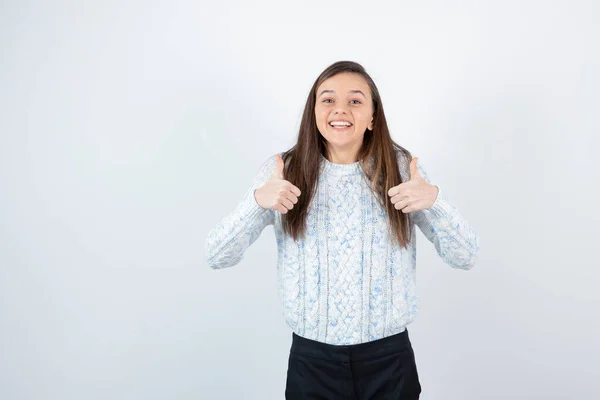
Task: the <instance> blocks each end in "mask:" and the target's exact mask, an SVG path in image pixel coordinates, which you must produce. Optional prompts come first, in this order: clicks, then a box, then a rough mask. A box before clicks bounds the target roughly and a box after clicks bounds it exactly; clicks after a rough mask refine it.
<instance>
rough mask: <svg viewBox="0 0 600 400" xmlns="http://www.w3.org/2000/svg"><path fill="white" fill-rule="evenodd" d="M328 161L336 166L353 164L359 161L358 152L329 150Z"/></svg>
mask: <svg viewBox="0 0 600 400" xmlns="http://www.w3.org/2000/svg"><path fill="white" fill-rule="evenodd" d="M327 159H328V160H329V161H331V162H332V163H335V164H352V163H354V162H356V161H358V151H356V150H339V149H328V157H327Z"/></svg>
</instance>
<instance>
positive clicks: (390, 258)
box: [206, 151, 479, 345]
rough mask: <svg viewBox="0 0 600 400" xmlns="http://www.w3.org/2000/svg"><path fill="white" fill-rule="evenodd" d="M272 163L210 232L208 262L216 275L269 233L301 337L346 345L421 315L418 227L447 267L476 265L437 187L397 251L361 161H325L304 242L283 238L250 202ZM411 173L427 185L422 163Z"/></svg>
mask: <svg viewBox="0 0 600 400" xmlns="http://www.w3.org/2000/svg"><path fill="white" fill-rule="evenodd" d="M396 154H397V157H398V165H399V166H400V174H401V175H402V181H403V182H407V181H408V179H409V161H408V160H407V159H405V156H404V155H403V153H401V152H400V151H397V153H396ZM280 155H281V153H280ZM276 164H277V160H276V158H275V155H273V156H271V157H269V158H268V159H267V160H266V161H265V162H264V163H263V164H262V166H261V167H260V170H259V172H258V174H257V175H256V177H255V179H254V181H253V182H252V184H251V185H250V187H249V188H248V190H247V191H246V193H245V195H244V197H243V199H242V200H241V201H240V202H239V203H238V205H237V207H236V208H235V209H234V210H233V211H232V212H231V213H230V214H229V215H227V216H226V217H225V218H224V219H223V220H222V221H221V222H220V223H219V224H218V225H217V226H216V227H215V228H214V229H212V230H211V231H210V233H209V234H208V237H207V240H206V257H207V260H208V264H209V265H210V267H211V268H213V269H220V268H227V267H231V266H234V265H236V264H237V263H239V262H240V261H241V260H242V258H243V255H244V252H245V251H246V249H247V248H248V246H250V245H251V244H252V243H254V241H255V240H256V239H257V238H258V237H259V236H260V234H261V232H262V230H263V229H264V228H265V227H266V226H267V225H273V227H274V230H275V237H276V239H277V250H278V259H277V281H278V282H279V288H278V290H279V296H280V298H281V302H282V305H283V313H284V316H285V319H286V322H287V324H288V325H289V326H290V327H291V329H292V330H293V331H294V332H295V333H296V334H297V335H300V336H303V337H306V338H309V339H312V340H317V341H320V342H324V343H329V344H335V345H349V344H358V343H364V342H368V341H372V340H376V339H381V338H384V337H387V336H390V335H393V334H396V333H399V332H402V331H403V330H404V329H405V328H406V326H407V325H408V324H409V323H411V322H412V321H413V320H414V319H415V316H416V314H417V311H418V308H419V297H418V294H417V290H416V234H415V231H414V229H415V225H416V226H418V227H419V229H420V230H421V232H423V234H424V235H425V237H426V238H427V239H428V240H429V241H430V242H431V243H433V245H434V246H435V249H436V250H437V253H438V254H439V256H440V257H441V258H442V260H444V262H445V263H446V264H447V265H449V266H450V267H453V268H458V269H463V270H468V269H470V268H471V267H473V265H474V264H475V260H476V257H477V253H478V251H479V238H478V236H477V235H476V233H475V232H474V231H473V230H472V229H471V227H470V226H469V224H468V223H467V221H465V219H463V217H462V216H461V215H460V214H459V213H458V211H457V209H456V208H455V207H454V206H453V205H452V204H451V203H450V202H449V201H448V199H447V197H446V196H445V194H444V192H443V191H442V188H441V187H439V186H438V189H439V192H438V197H437V199H436V201H435V203H434V204H433V205H432V206H431V207H430V208H429V209H427V210H421V211H416V212H413V213H410V216H411V218H410V219H409V221H410V222H411V229H412V231H413V232H412V241H411V243H410V245H409V246H408V248H407V249H403V248H401V247H399V246H398V245H397V244H395V242H393V241H392V240H391V238H390V237H389V233H388V221H387V217H386V214H385V210H384V209H383V208H382V207H381V205H380V204H379V203H378V202H377V199H376V197H375V194H372V192H371V190H370V188H369V187H368V185H367V182H366V180H365V179H364V175H363V172H362V170H361V168H360V164H359V162H355V163H352V164H335V163H332V162H331V161H329V160H327V159H326V158H325V157H321V170H320V175H319V182H318V185H317V189H316V190H317V191H316V193H315V196H314V198H313V201H312V202H311V204H310V206H309V212H308V216H307V233H306V236H305V238H304V239H301V240H299V241H298V242H295V241H294V240H293V239H292V238H291V237H288V236H285V235H284V234H283V231H282V227H281V214H280V213H279V212H278V211H275V210H266V209H263V208H262V207H260V206H259V205H258V204H257V203H256V200H255V198H254V190H255V189H258V188H260V187H261V186H262V185H264V183H265V182H266V181H267V180H268V179H269V178H270V177H271V175H272V173H273V171H275V167H276ZM417 168H418V169H419V172H420V173H421V176H423V178H424V179H425V180H426V181H427V182H429V183H431V182H430V181H429V178H428V176H427V173H426V172H425V171H424V170H423V167H422V166H421V164H420V160H417ZM398 212H401V211H400V210H398Z"/></svg>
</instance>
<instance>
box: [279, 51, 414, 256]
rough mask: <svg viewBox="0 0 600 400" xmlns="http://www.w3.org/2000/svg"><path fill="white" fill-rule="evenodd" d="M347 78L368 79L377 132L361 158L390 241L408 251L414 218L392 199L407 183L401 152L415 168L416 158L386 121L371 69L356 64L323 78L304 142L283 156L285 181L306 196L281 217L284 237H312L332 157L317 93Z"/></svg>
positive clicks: (312, 99) (309, 107) (303, 127)
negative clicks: (311, 215) (311, 220)
mask: <svg viewBox="0 0 600 400" xmlns="http://www.w3.org/2000/svg"><path fill="white" fill-rule="evenodd" d="M343 72H351V73H356V74H359V75H361V76H362V77H364V78H365V79H366V81H367V83H368V85H369V88H370V90H371V97H372V99H373V115H374V120H373V130H372V131H371V130H369V129H367V130H366V131H365V134H364V139H363V145H362V147H361V149H360V150H359V153H358V158H359V160H363V161H362V163H361V164H360V165H361V168H362V170H363V172H364V174H365V176H366V177H367V179H368V181H369V182H370V183H371V190H372V191H373V192H374V193H375V194H376V196H375V197H376V198H377V199H378V201H379V203H380V204H381V206H382V208H383V209H384V210H385V211H386V212H387V215H388V219H389V227H390V237H395V238H396V240H397V243H398V244H400V246H402V247H406V246H407V245H408V243H409V242H410V240H411V238H410V234H411V229H410V224H409V220H408V219H409V215H408V214H405V213H403V212H402V211H401V210H397V209H395V208H394V205H393V204H392V202H391V201H390V199H389V196H388V194H387V193H388V190H389V189H390V188H392V187H394V186H397V185H399V184H400V183H402V177H401V175H400V171H399V169H398V160H397V155H396V151H401V152H403V153H404V154H403V155H404V156H405V158H407V159H408V160H409V162H410V160H411V159H412V156H411V154H410V152H409V151H408V150H406V149H405V148H403V147H402V146H400V145H399V144H397V143H395V142H394V141H393V140H392V138H391V136H390V132H389V129H388V126H387V122H386V120H385V114H384V112H383V104H382V103H381V97H380V95H379V90H378V89H377V86H375V82H373V79H372V78H371V77H370V76H369V74H367V72H366V71H365V69H364V68H363V67H362V66H361V65H360V64H358V63H356V62H353V61H338V62H336V63H333V64H332V65H330V66H329V67H327V68H326V69H325V70H324V71H323V72H322V73H321V74H320V75H319V77H318V78H317V79H316V81H315V83H314V84H313V86H312V89H311V90H310V93H309V94H308V98H307V99H306V105H305V107H304V113H303V115H302V121H301V123H300V131H299V133H298V141H297V143H296V144H295V145H294V146H293V147H292V148H291V149H289V150H287V151H285V152H284V153H283V154H282V158H283V161H284V171H283V172H284V177H285V179H286V180H287V181H289V182H291V183H293V184H294V185H296V186H297V187H298V188H299V189H300V191H301V192H302V194H301V195H300V196H299V197H298V203H296V204H295V205H294V207H293V208H292V209H291V210H289V211H288V212H287V213H286V214H281V217H282V228H283V231H284V233H286V234H287V235H290V236H292V237H293V238H294V240H297V239H298V238H299V237H300V236H304V235H305V233H306V217H307V214H308V206H309V205H310V202H311V201H312V198H313V196H314V193H315V187H316V185H317V182H318V178H319V170H320V169H319V168H320V164H321V155H323V156H325V157H327V142H326V140H325V138H324V137H323V136H322V135H321V133H320V132H319V130H318V128H317V122H316V118H315V103H316V94H317V93H316V92H317V89H318V87H319V86H320V85H321V83H323V82H324V81H325V80H326V79H329V78H330V77H332V76H334V75H337V74H339V73H343ZM368 161H371V162H368Z"/></svg>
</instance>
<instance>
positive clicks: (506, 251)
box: [0, 0, 600, 400]
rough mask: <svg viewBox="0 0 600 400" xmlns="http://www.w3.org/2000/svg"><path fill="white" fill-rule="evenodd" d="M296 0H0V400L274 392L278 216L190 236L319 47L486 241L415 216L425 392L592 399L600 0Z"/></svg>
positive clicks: (285, 143) (283, 332)
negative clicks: (461, 259)
mask: <svg viewBox="0 0 600 400" xmlns="http://www.w3.org/2000/svg"><path fill="white" fill-rule="evenodd" d="M288 3H289V5H288ZM303 4H305V5H303V6H299V5H298V4H297V2H296V3H294V4H293V5H292V3H291V2H273V3H270V4H268V3H266V2H257V1H253V2H242V1H238V2H231V1H230V2H216V3H206V2H202V1H201V2H197V1H189V2H181V1H180V2H173V1H168V2H167V1H163V2H157V1H102V2H99V1H98V2H95V3H94V4H92V2H88V3H84V2H78V1H52V2H50V1H44V2H42V1H23V0H19V1H16V0H13V1H3V2H2V3H1V4H0V46H1V47H0V49H1V57H0V110H1V111H0V112H1V118H0V317H1V320H0V323H1V325H0V398H2V399H5V400H11V399H78V400H79V399H144V400H146V399H236V400H237V399H260V400H265V399H283V391H284V387H285V377H286V369H287V357H288V354H289V346H290V344H291V330H290V329H289V328H288V327H287V325H285V322H284V317H283V315H282V308H281V306H280V304H279V298H278V295H277V289H276V282H275V279H276V270H275V266H276V243H275V238H274V234H273V229H272V227H269V228H267V229H265V231H263V234H262V236H261V237H260V238H259V239H258V240H257V241H256V242H255V243H254V244H253V245H252V246H251V247H250V248H249V249H248V251H247V252H246V254H245V257H244V259H243V260H242V261H241V262H240V264H238V265H236V266H235V267H232V268H229V269H226V270H219V271H213V270H211V269H210V268H209V266H208V265H207V263H206V259H205V254H204V243H205V239H206V235H207V233H208V232H209V230H210V229H212V227H213V226H215V225H216V224H217V223H218V222H219V221H220V220H221V218H223V217H224V216H225V215H227V214H228V213H229V212H231V211H232V210H233V208H234V207H235V205H236V204H237V202H238V201H239V200H240V199H241V195H242V194H243V193H244V191H245V190H246V188H247V186H248V185H249V184H250V182H251V180H252V178H253V177H254V175H255V173H256V172H257V171H258V167H259V166H260V164H261V163H262V162H263V161H264V160H265V159H266V158H267V157H268V156H270V155H272V154H275V153H276V152H280V151H283V150H286V149H288V148H289V147H291V146H292V145H293V144H294V143H295V140H296V135H297V131H298V128H299V123H300V118H301V114H302V110H303V107H304V103H305V101H306V95H307V94H308V91H309V89H310V86H311V85H312V83H313V81H314V80H315V79H316V77H317V76H318V74H319V73H320V72H321V71H322V70H323V69H324V68H326V67H327V66H328V65H329V64H331V63H333V62H335V61H338V60H353V61H357V62H359V63H361V64H362V65H363V66H364V67H365V68H366V69H367V72H369V73H370V74H371V75H372V77H373V78H374V80H375V83H376V84H377V85H378V87H379V89H380V92H381V95H382V99H383V104H384V107H385V110H386V113H387V114H386V116H387V118H388V122H389V126H390V129H391V132H392V136H393V138H394V139H395V140H396V141H397V142H398V143H400V144H401V145H402V146H404V147H406V148H407V149H409V150H410V151H411V152H413V154H414V155H415V156H418V157H419V160H420V161H421V162H422V163H423V165H425V166H426V168H427V171H428V173H429V176H430V178H431V179H432V181H434V182H435V183H436V184H438V185H440V186H442V187H443V188H444V189H445V191H446V194H447V196H448V197H449V198H450V199H451V201H452V202H453V204H454V205H455V206H456V207H457V208H458V210H459V211H460V212H461V214H462V215H463V216H464V217H465V218H466V219H467V220H468V221H469V223H470V224H471V225H472V226H473V228H474V229H475V231H476V232H477V233H478V235H479V236H480V240H481V251H480V255H479V260H478V262H477V264H476V265H475V267H474V268H473V269H472V270H471V271H461V270H454V269H452V268H450V267H449V266H447V265H445V264H444V263H443V262H442V260H441V259H440V258H439V257H438V256H437V254H436V253H435V249H434V248H433V245H432V244H431V243H429V242H427V240H426V238H425V237H424V236H423V235H422V234H421V232H420V231H419V233H418V235H419V236H418V237H417V241H418V243H419V245H418V258H417V265H418V275H417V276H418V279H417V283H418V289H419V293H420V296H421V310H420V313H419V315H418V316H417V320H416V321H415V322H414V323H413V324H411V325H410V326H409V332H410V337H411V340H412V342H413V347H414V349H415V354H416V358H417V366H418V371H419V374H420V380H421V384H422V387H423V392H422V396H421V399H423V400H438V399H442V400H495V399H498V400H506V399H527V400H531V399H544V400H547V399H591V398H600V389H599V385H600V384H599V378H600V376H599V375H600V372H599V370H598V365H599V364H600V344H599V339H598V338H599V337H600V323H599V321H598V320H599V317H600V312H599V311H598V310H599V306H600V294H599V293H598V288H599V283H600V271H599V263H598V258H597V251H598V243H597V241H598V238H599V236H600V235H599V234H598V229H597V227H598V223H599V222H600V218H599V216H598V208H597V205H598V200H599V199H598V193H599V190H598V188H599V185H598V182H599V181H600V179H599V178H600V177H599V171H600V165H599V163H598V155H597V154H598V147H599V145H600V140H599V139H598V136H599V134H600V129H599V128H600V123H599V121H598V117H597V114H595V113H597V112H598V109H599V105H600V98H599V97H600V96H599V94H598V93H599V91H600V78H599V74H598V72H599V69H600V55H599V51H598V49H599V45H598V38H599V37H600V28H599V27H598V20H599V14H600V6H599V5H598V3H597V2H595V1H592V0H590V1H573V0H570V1H566V0H562V1H558V0H554V1H552V0H551V1H541V0H539V1H533V0H528V1H523V0H519V1H515V0H510V1H506V0H503V1H395V2H392V1H389V2H385V3H384V2H365V1H360V2H349V1H344V2H333V3H329V2H314V4H312V5H309V3H306V2H303Z"/></svg>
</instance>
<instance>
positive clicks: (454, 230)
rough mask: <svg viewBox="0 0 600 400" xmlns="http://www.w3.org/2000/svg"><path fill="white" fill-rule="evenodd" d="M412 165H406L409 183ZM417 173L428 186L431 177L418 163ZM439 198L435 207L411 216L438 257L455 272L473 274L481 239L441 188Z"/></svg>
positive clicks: (419, 162) (418, 162)
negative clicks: (461, 270) (471, 271)
mask: <svg viewBox="0 0 600 400" xmlns="http://www.w3.org/2000/svg"><path fill="white" fill-rule="evenodd" d="M409 164H410V163H409V162H408V161H407V163H406V164H405V168H406V171H405V173H406V178H407V179H408V168H409ZM417 169H418V170H419V173H420V174H421V176H423V179H425V181H426V182H428V183H431V181H430V178H429V175H428V174H427V172H426V171H425V169H424V168H423V165H422V164H421V160H420V159H419V160H417ZM435 186H437V188H438V195H437V198H436V200H435V202H434V203H433V205H432V206H431V207H429V208H428V209H425V210H420V211H415V212H412V213H410V215H411V217H412V218H413V220H414V223H415V224H416V225H417V226H418V227H419V229H420V230H421V232H423V234H424V235H425V237H426V238H427V239H428V240H429V241H430V242H431V243H433V245H434V247H435V249H436V251H437V253H438V255H439V256H440V257H441V258H442V260H443V261H444V262H445V263H446V264H447V265H449V266H450V267H452V268H457V269H464V270H469V269H471V268H472V267H473V266H474V265H475V261H476V259H477V255H478V253H479V237H478V235H477V234H476V233H475V231H474V230H473V229H472V228H471V226H470V225H469V223H468V222H467V221H466V220H465V219H464V218H463V216H462V215H461V214H460V213H459V212H458V210H457V208H456V207H455V206H454V205H453V204H452V203H451V201H450V200H449V199H448V197H447V196H446V193H445V191H444V190H443V189H442V188H441V187H440V186H439V185H435Z"/></svg>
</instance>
